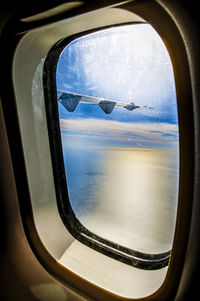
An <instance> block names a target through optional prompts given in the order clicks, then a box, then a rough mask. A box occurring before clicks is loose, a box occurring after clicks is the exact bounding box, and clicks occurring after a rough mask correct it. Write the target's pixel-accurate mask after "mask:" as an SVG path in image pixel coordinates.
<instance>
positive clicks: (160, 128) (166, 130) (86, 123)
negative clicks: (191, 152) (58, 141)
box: [60, 118, 178, 147]
mask: <svg viewBox="0 0 200 301" xmlns="http://www.w3.org/2000/svg"><path fill="white" fill-rule="evenodd" d="M60 127H61V131H62V134H63V135H68V136H70V137H72V138H75V137H76V138H78V137H79V139H82V140H83V139H86V140H95V141H96V143H97V144H98V143H99V142H104V143H106V144H110V145H112V144H113V145H116V144H117V145H119V144H121V145H122V146H126V145H127V146H130V145H132V146H133V147H135V146H141V147H150V146H154V147H155V146H157V147H162V146H167V145H168V147H169V146H173V145H176V146H177V144H178V126H177V125H175V124H169V123H141V122H140V123H128V122H120V121H112V120H102V119H95V118H88V119H85V118H83V119H67V120H66V119H60Z"/></svg>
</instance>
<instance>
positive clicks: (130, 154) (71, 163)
mask: <svg viewBox="0 0 200 301" xmlns="http://www.w3.org/2000/svg"><path fill="white" fill-rule="evenodd" d="M63 151H64V161H65V170H66V175H67V185H68V192H69V198H70V202H71V205H72V208H73V210H74V212H75V214H76V216H77V218H78V219H79V220H80V222H81V223H82V224H83V225H84V226H85V227H86V228H88V229H89V230H90V231H92V232H94V233H95V234H97V235H99V236H101V237H103V238H106V239H108V240H111V241H113V242H115V243H118V244H120V245H123V246H125V247H129V248H132V249H134V250H137V251H142V252H147V253H160V252H165V251H168V250H170V249H171V248H172V243H173V236H174V229H175V223H176V213H177V202H178V182H179V164H178V159H179V157H178V153H177V151H175V150H172V149H154V148H120V147H94V148H86V147H84V148H82V149H81V148H78V147H77V148H76V147H74V148H72V147H71V148H70V147H69V148H64V149H63Z"/></svg>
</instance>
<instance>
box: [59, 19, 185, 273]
mask: <svg viewBox="0 0 200 301" xmlns="http://www.w3.org/2000/svg"><path fill="white" fill-rule="evenodd" d="M66 44H67V43H66V42H65V43H64V42H63V41H62V43H61V44H60V45H62V46H59V47H60V50H59V51H60V53H59V59H58V62H57V67H56V91H57V106H58V116H59V122H60V133H61V145H62V154H63V162H64V172H65V181H66V182H65V186H66V190H67V194H66V197H62V201H61V204H60V205H59V206H60V212H61V215H62V217H63V220H64V223H65V225H66V226H67V227H68V229H69V230H70V231H71V232H72V233H73V234H74V235H75V236H76V237H77V239H79V240H80V241H82V242H83V243H85V244H87V245H88V246H90V247H92V248H95V249H96V250H99V251H100V252H101V251H102V252H104V253H105V254H107V255H110V256H112V257H114V258H116V259H119V260H121V261H123V262H126V263H128V264H132V265H135V266H137V267H140V268H146V269H154V268H161V267H163V266H166V265H167V264H168V261H169V257H170V250H171V248H172V243H173V236H174V228H175V222H176V212H177V202H178V183H179V129H178V114H177V102H176V91H175V82H174V75H173V68H172V63H171V60H170V56H169V54H168V51H167V49H166V46H165V44H164V42H163V41H162V39H161V38H160V37H159V35H158V34H157V33H156V31H155V30H154V29H153V28H152V27H151V26H150V25H148V24H132V25H124V26H119V27H112V28H108V29H104V30H101V31H98V32H94V33H89V34H86V35H84V36H82V37H78V38H76V39H74V40H73V41H71V42H70V43H68V44H67V45H66ZM63 45H64V46H63ZM63 208H64V209H63ZM62 210H64V211H62ZM138 261H139V263H138Z"/></svg>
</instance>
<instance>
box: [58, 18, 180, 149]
mask: <svg viewBox="0 0 200 301" xmlns="http://www.w3.org/2000/svg"><path fill="white" fill-rule="evenodd" d="M56 78H57V83H56V84H57V89H58V90H65V91H67V92H73V93H79V94H84V95H89V96H95V97H101V98H106V99H110V100H115V101H122V102H124V103H131V102H134V103H135V104H136V105H147V106H151V107H153V109H152V110H139V109H137V110H134V111H127V110H126V109H124V108H120V107H115V108H114V110H113V112H112V113H111V114H109V115H108V114H105V113H104V112H103V111H102V110H101V108H100V107H99V106H98V105H88V104H82V103H79V104H78V106H77V107H76V110H75V111H74V112H72V113H70V112H68V111H67V110H66V109H65V108H64V107H63V106H62V105H61V104H58V106H59V116H60V121H61V130H62V132H63V133H65V135H68V136H69V137H71V138H70V139H71V141H76V143H77V141H79V144H80V143H81V141H82V142H83V143H85V142H87V143H89V142H90V143H93V144H97V145H98V144H102V145H113V146H122V147H123V146H124V147H127V146H128V147H131V146H132V147H173V148H177V147H178V120H177V104H176V91H175V83H174V75H173V68H172V64H171V60H170V57H169V54H168V51H167V49H166V47H165V45H164V43H163V41H162V40H161V38H160V37H159V35H158V34H157V33H156V31H155V30H154V29H153V28H152V27H151V26H150V25H147V24H137V25H127V26H121V27H118V28H111V29H108V30H103V31H100V32H98V33H93V34H89V35H87V36H85V37H82V38H79V39H76V40H74V41H73V42H72V43H70V44H69V45H68V46H67V47H65V49H64V50H63V52H62V53H61V55H60V58H59V61H58V64H57V72H56Z"/></svg>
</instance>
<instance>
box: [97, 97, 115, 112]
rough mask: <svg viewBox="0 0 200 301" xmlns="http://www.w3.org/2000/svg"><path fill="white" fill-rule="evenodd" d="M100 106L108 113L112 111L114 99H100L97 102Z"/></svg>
mask: <svg viewBox="0 0 200 301" xmlns="http://www.w3.org/2000/svg"><path fill="white" fill-rule="evenodd" d="M98 105H99V106H100V108H101V109H102V110H103V111H104V112H105V113H106V114H110V113H112V111H113V109H114V107H115V105H116V102H114V101H107V100H102V101H100V102H99V104H98Z"/></svg>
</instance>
